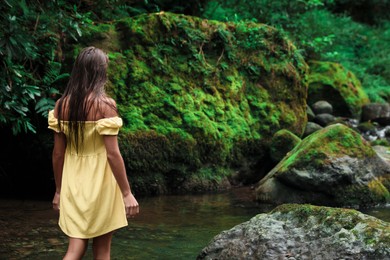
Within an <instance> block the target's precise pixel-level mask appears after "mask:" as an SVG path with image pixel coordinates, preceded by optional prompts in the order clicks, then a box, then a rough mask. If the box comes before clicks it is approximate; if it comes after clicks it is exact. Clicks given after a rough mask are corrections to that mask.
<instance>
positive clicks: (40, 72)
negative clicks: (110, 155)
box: [0, 0, 89, 134]
mask: <svg viewBox="0 0 390 260" xmlns="http://www.w3.org/2000/svg"><path fill="white" fill-rule="evenodd" d="M54 18H56V22H55V23H53V20H54ZM85 22H87V23H88V22H89V20H88V19H87V18H86V17H84V16H82V15H80V14H79V13H78V12H77V9H76V7H74V6H72V5H70V6H69V4H68V3H67V1H45V3H42V4H41V3H40V2H39V1H28V2H27V1H17V0H7V1H5V3H4V4H3V5H2V6H1V7H0V24H2V26H1V27H0V67H1V69H0V104H1V106H0V124H1V125H2V126H3V127H4V126H6V127H10V128H11V129H12V132H13V133H14V134H18V133H20V132H21V131H25V132H27V131H32V132H35V126H34V123H33V122H32V120H31V119H32V118H34V114H36V113H38V114H42V115H44V116H45V115H46V114H47V111H48V110H49V109H51V108H53V107H54V99H53V98H55V96H56V94H58V93H59V91H58V88H59V87H58V84H60V83H61V80H62V79H64V78H66V77H67V74H64V73H63V72H62V71H61V67H62V61H63V59H64V54H63V52H62V50H63V48H64V46H65V45H66V44H67V42H68V41H69V40H77V37H79V36H81V29H80V26H81V25H82V24H83V23H85Z"/></svg>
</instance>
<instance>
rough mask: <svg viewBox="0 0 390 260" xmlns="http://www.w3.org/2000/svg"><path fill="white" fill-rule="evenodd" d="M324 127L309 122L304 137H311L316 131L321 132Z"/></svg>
mask: <svg viewBox="0 0 390 260" xmlns="http://www.w3.org/2000/svg"><path fill="white" fill-rule="evenodd" d="M322 128H323V127H322V126H320V125H319V124H317V123H314V122H307V124H306V128H305V132H304V133H303V137H306V136H308V135H311V134H312V133H314V132H315V131H318V130H321V129H322Z"/></svg>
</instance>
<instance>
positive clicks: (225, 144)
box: [83, 13, 307, 192]
mask: <svg viewBox="0 0 390 260" xmlns="http://www.w3.org/2000/svg"><path fill="white" fill-rule="evenodd" d="M83 44H94V45H96V46H98V47H101V48H103V49H105V50H106V51H108V52H109V57H110V60H111V64H110V69H109V70H110V71H109V76H110V84H109V85H108V88H109V92H110V93H111V94H112V95H113V96H114V98H115V99H116V100H117V103H118V106H119V110H120V113H121V116H122V117H123V119H124V122H125V128H124V131H122V134H121V136H120V140H121V146H122V152H123V155H124V157H125V161H126V165H127V167H128V170H129V172H130V173H131V174H132V175H133V176H135V177H134V178H136V179H137V180H138V182H137V181H136V184H135V185H136V187H137V188H138V189H140V190H145V189H152V190H153V187H155V190H154V191H153V192H162V191H164V189H166V187H168V188H169V187H170V188H172V190H174V191H179V190H180V189H181V187H183V186H184V183H185V182H186V181H188V180H189V179H193V178H192V177H190V176H191V175H193V174H197V175H198V176H203V177H204V178H206V179H209V180H211V181H213V182H216V183H218V182H220V181H221V180H222V179H223V177H225V176H230V175H231V174H232V172H233V171H234V172H237V171H238V172H240V171H242V172H245V173H248V172H252V171H253V170H254V169H255V168H256V167H258V164H259V162H261V160H262V158H263V157H264V154H265V152H266V149H267V147H268V145H269V141H270V138H271V137H272V135H273V134H274V133H275V132H276V131H278V130H279V129H288V130H290V131H291V132H293V133H295V134H296V135H301V134H302V132H303V129H304V126H305V124H306V112H305V109H306V91H307V89H306V84H305V73H306V68H307V66H306V64H305V62H304V60H303V59H302V57H301V56H300V55H299V54H298V52H297V51H296V49H295V47H294V46H293V45H292V43H291V42H289V41H288V40H287V39H285V38H284V37H283V35H282V34H281V33H280V32H279V31H277V30H276V29H274V28H272V27H269V26H266V25H263V24H255V23H243V22H242V23H222V22H217V21H210V20H202V19H199V18H195V17H190V16H184V15H177V14H171V13H156V14H148V15H140V16H137V17H134V18H129V19H124V20H121V21H118V22H115V23H113V24H104V25H96V27H94V28H90V29H89V31H88V32H86V37H85V42H84V43H83ZM253 172H254V171H253ZM141 182H142V183H143V184H141ZM137 183H138V184H139V185H138V184H137ZM151 184H153V185H151ZM137 185H138V186H137ZM164 187H165V188H164ZM186 187H188V185H187V186H186ZM161 189H162V190H161Z"/></svg>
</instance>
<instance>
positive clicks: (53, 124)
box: [47, 110, 60, 133]
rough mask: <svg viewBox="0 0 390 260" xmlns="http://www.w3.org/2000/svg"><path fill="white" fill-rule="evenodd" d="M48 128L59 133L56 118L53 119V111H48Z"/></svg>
mask: <svg viewBox="0 0 390 260" xmlns="http://www.w3.org/2000/svg"><path fill="white" fill-rule="evenodd" d="M47 121H48V124H49V126H48V128H49V129H51V130H53V131H55V132H57V133H59V132H60V127H59V126H58V121H57V118H55V117H54V110H50V111H49V115H48V119H47Z"/></svg>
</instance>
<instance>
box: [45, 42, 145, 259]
mask: <svg viewBox="0 0 390 260" xmlns="http://www.w3.org/2000/svg"><path fill="white" fill-rule="evenodd" d="M107 66H108V57H107V55H106V54H105V53H104V52H103V51H102V50H100V49H98V48H95V47H88V48H85V49H83V50H82V51H81V53H80V54H79V56H78V57H77V59H76V61H75V64H74V66H73V70H72V73H71V76H70V79H69V82H68V85H67V87H66V89H65V92H64V94H63V95H62V97H61V98H60V99H59V100H58V101H57V103H56V105H55V108H54V110H52V111H50V112H49V119H48V121H49V128H50V129H52V130H54V149H53V156H52V160H53V171H54V179H55V183H56V192H55V195H54V198H53V208H54V209H55V210H59V211H60V218H59V226H60V227H61V229H62V231H63V232H64V233H65V234H66V235H68V236H69V246H68V251H67V252H66V255H65V257H64V259H72V260H73V259H81V258H82V257H83V255H84V253H85V251H86V248H87V244H88V239H90V238H93V255H94V259H110V248H111V239H112V234H113V231H114V230H116V229H118V228H121V227H124V226H127V219H126V216H127V217H133V216H135V215H136V214H138V213H139V206H138V202H137V200H136V199H135V198H134V196H133V194H132V193H131V190H130V185H129V182H128V180H127V175H126V170H125V166H124V162H123V158H122V156H121V153H120V151H119V147H118V140H117V134H118V131H119V128H120V127H121V126H122V120H121V118H119V117H118V113H117V109H116V103H115V101H114V100H113V99H111V98H109V97H107V95H106V94H105V91H104V85H105V83H106V81H107V73H106V72H107Z"/></svg>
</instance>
